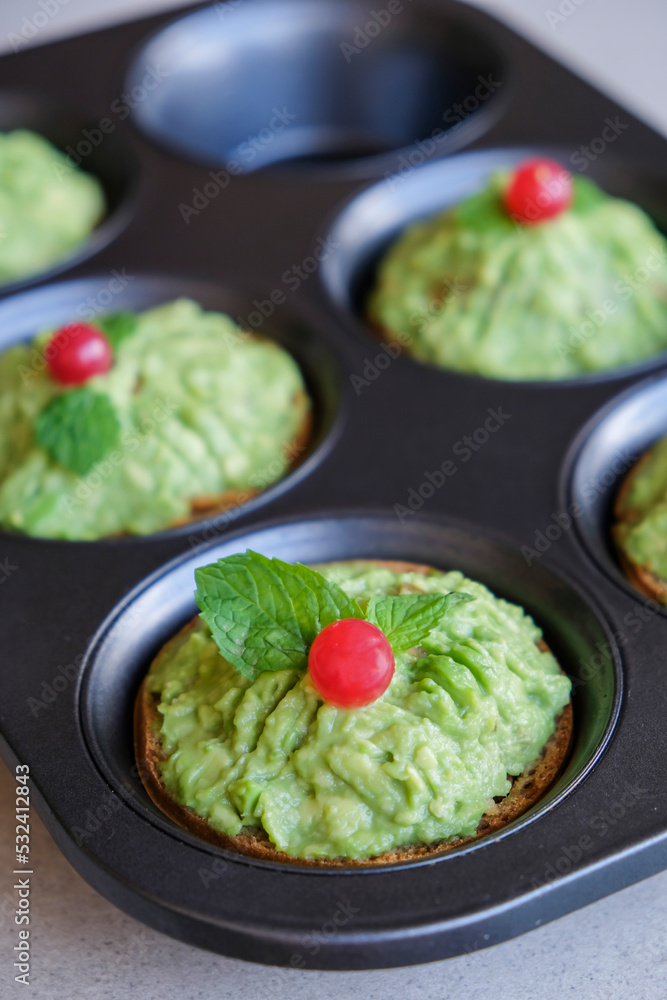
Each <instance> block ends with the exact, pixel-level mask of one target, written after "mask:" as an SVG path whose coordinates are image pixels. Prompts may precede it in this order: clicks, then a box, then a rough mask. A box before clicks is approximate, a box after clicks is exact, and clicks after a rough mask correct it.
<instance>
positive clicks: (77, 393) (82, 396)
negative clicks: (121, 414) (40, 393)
mask: <svg viewBox="0 0 667 1000" xmlns="http://www.w3.org/2000/svg"><path fill="white" fill-rule="evenodd" d="M119 434H120V421H119V420H118V417H117V416H116V411H115V410H114V406H113V403H112V402H111V400H110V399H109V397H108V396H106V395H103V394H102V393H99V392H93V391H92V389H88V388H86V386H82V387H81V388H80V389H72V390H70V391H69V392H62V393H60V394H59V395H58V396H55V397H54V398H53V399H52V400H51V401H50V402H49V403H47V404H46V406H45V407H44V409H43V410H42V412H41V413H40V414H39V416H38V417H37V420H36V422H35V441H36V442H37V444H38V445H39V446H40V448H44V450H45V451H46V452H47V453H48V454H49V456H50V457H51V458H52V459H53V460H54V462H57V463H58V464H59V465H62V466H63V467H64V468H65V469H69V471H70V472H76V473H77V475H79V476H85V474H86V473H87V472H90V470H91V469H92V467H93V466H94V465H95V463H96V462H99V461H101V460H102V459H103V458H104V456H105V455H106V454H107V452H108V451H110V450H111V449H112V448H113V447H114V445H115V444H116V442H117V441H118V436H119Z"/></svg>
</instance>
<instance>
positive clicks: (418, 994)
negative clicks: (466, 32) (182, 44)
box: [0, 0, 667, 1000]
mask: <svg viewBox="0 0 667 1000" xmlns="http://www.w3.org/2000/svg"><path fill="white" fill-rule="evenodd" d="M53 2H55V3H56V4H57V5H58V10H57V12H56V13H54V14H53V15H52V16H49V21H48V23H47V24H45V25H44V27H42V28H40V30H39V33H38V34H37V35H36V36H35V39H34V42H35V44H41V43H45V42H48V41H50V40H51V39H52V38H56V37H62V36H63V35H66V34H72V33H75V32H77V33H78V32H81V31H87V30H91V29H92V28H94V27H100V26H102V25H103V24H106V23H111V22H113V21H119V20H125V19H129V18H131V17H132V18H133V17H139V16H142V15H143V14H144V13H152V12H157V11H159V10H165V9H168V8H172V7H177V6H181V3H180V2H176V0H69V2H67V3H65V0H53ZM53 2H52V3H51V4H50V6H49V9H50V10H55V8H54V7H53ZM380 5H381V4H379V5H378V6H380ZM479 5H480V6H482V7H485V8H487V9H488V10H490V11H492V12H494V13H496V14H497V15H498V16H500V17H502V18H504V19H506V20H507V21H508V22H509V23H511V24H512V26H513V27H515V28H516V29H517V30H519V31H521V32H522V33H524V34H525V35H527V36H529V37H531V38H532V40H533V41H535V42H536V43H537V44H538V45H541V46H542V47H544V48H545V49H548V50H549V51H550V52H551V54H553V55H554V56H556V57H557V58H560V59H561V60H562V61H563V62H566V63H567V64H568V65H569V66H570V67H571V68H572V69H574V70H575V71H576V72H578V73H580V74H581V75H582V76H585V77H587V78H588V79H589V80H590V81H591V82H593V83H594V84H596V85H597V86H599V87H600V88H602V89H606V90H607V92H608V93H610V94H613V96H614V97H615V98H616V99H617V100H619V101H620V102H621V103H624V104H625V105H626V106H628V107H629V108H631V109H632V110H633V111H634V112H635V114H637V115H638V116H639V117H642V118H644V120H646V121H647V122H649V123H650V124H652V125H653V126H654V127H656V128H658V129H660V130H662V131H663V132H664V133H665V134H667V102H665V94H667V60H665V57H664V43H665V37H666V31H665V29H666V27H667V6H666V5H665V3H664V0H635V2H634V3H632V4H629V3H627V2H626V0H484V2H480V4H479ZM41 9H43V7H42V6H41V5H40V3H39V0H21V2H20V3H19V2H17V0H13V2H11V3H7V2H5V3H3V4H1V5H0V51H3V50H4V51H11V43H10V41H9V38H10V36H11V34H12V33H13V32H17V31H20V30H21V26H22V23H23V22H22V19H23V18H24V17H28V18H32V16H33V15H34V14H35V12H37V11H39V10H41ZM40 20H43V19H40ZM14 826H15V823H14V781H13V779H12V777H11V775H10V774H9V772H8V771H7V769H6V768H5V767H4V766H3V765H1V764H0V931H1V935H0V941H1V942H2V944H1V945H0V997H2V998H4V997H7V998H10V997H11V998H14V997H19V996H30V997H31V998H32V1000H79V998H81V1000H107V998H109V1000H111V998H113V1000H117V998H120V1000H122V998H125V997H127V998H135V997H136V998H140V1000H153V998H155V1000H213V998H215V1000H227V998H229V1000H232V998H233V1000H256V998H260V997H269V996H270V997H272V998H273V1000H283V998H284V1000H288V998H289V1000H299V998H302V997H303V998H309V1000H310V998H312V997H316V998H317V1000H328V998H332V1000H333V998H336V1000H347V998H348V997H349V998H350V1000H357V998H359V997H364V998H367V1000H390V998H391V1000H393V998H394V997H401V998H403V1000H450V998H451V1000H468V998H473V997H475V998H477V997H480V996H488V995H491V996H493V998H494V1000H510V998H511V1000H562V998H564V997H576V998H577V1000H578V998H579V997H585V998H586V1000H616V998H618V1000H620V998H623V1000H625V998H627V997H628V996H631V997H633V998H637V1000H663V998H664V997H665V994H666V992H667V988H666V986H665V983H666V981H667V977H666V976H665V972H666V971H667V970H666V968H665V964H666V962H667V951H666V949H665V941H664V928H665V926H667V872H664V873H662V874H660V875H656V876H654V877H653V878H650V879H647V880H646V881H644V882H641V883H639V884H638V885H635V886H631V887H630V888H628V889H625V890H623V891H622V892H619V893H616V894H615V895H613V896H610V897H608V898H607V899H603V900H601V901H599V902H597V903H595V904H593V905H591V906H588V907H586V908H585V909H583V910H579V911H577V912H576V913H572V914H570V915H568V916H566V917H563V918H561V919H560V920H557V921H555V922H553V923H551V924H549V925H547V926H545V927H540V928H538V929H537V930H534V931H532V932H531V933H530V934H526V935H524V936H522V937H520V938H517V939H515V940H513V941H508V942H506V943H505V944H502V945H497V946H496V947H494V948H490V949H488V950H486V951H483V952H476V953H474V954H470V955H464V956H462V957H460V958H455V959H449V960H447V961H443V962H436V963H433V964H430V965H421V966H412V967H408V968H402V969H393V970H386V971H373V972H349V973H333V972H298V971H294V972H293V973H284V972H283V973H280V974H279V973H278V972H276V970H274V969H272V968H267V967H263V966H256V965H251V964H248V963H246V962H240V961H235V960H231V959H225V958H222V957H220V956H217V955H212V954H209V953H208V952H203V951H200V950H198V949H196V948H193V947H191V946H189V945H184V944H181V943H180V942H177V941H173V940H172V939H171V938H167V937H165V936H164V935H162V934H159V933H157V932H156V931H153V930H151V929H149V928H147V927H144V926H143V925H142V924H139V923H137V922H136V921H135V920H133V919H132V918H130V917H127V916H125V915H124V914H123V913H121V912H120V911H119V910H117V909H116V908H115V907H114V906H112V905H111V904H110V903H107V902H106V900H104V899H103V898H102V897H101V896H99V895H98V894H97V893H96V892H95V891H94V890H93V889H91V888H90V887H89V886H88V885H87V884H86V883H85V882H84V881H83V880H82V879H81V878H80V877H79V875H77V873H76V872H75V871H74V870H73V869H72V868H71V867H70V866H69V864H68V862H67V861H65V859H64V857H63V856H62V855H61V853H60V851H59V850H58V848H57V847H56V846H55V844H54V842H53V841H52V839H51V837H50V836H49V834H48V833H47V832H46V830H45V829H44V827H43V825H42V823H41V822H40V820H39V819H38V818H37V816H36V815H35V813H34V811H33V814H32V817H31V858H32V860H33V865H34V872H35V874H34V876H33V877H32V890H33V891H32V896H31V912H32V917H31V925H30V926H31V935H30V941H31V952H32V962H31V975H30V985H29V986H28V987H25V986H23V985H22V984H17V983H15V982H14V981H13V977H14V970H13V968H12V962H13V958H12V952H11V949H12V946H13V945H14V944H15V942H16V936H15V932H16V930H17V928H16V927H15V926H14V924H13V913H14V909H15V905H16V904H15V892H14V890H13V889H12V886H13V884H14V876H13V875H12V874H11V873H12V870H13V867H14V860H13V859H14V846H13V845H14Z"/></svg>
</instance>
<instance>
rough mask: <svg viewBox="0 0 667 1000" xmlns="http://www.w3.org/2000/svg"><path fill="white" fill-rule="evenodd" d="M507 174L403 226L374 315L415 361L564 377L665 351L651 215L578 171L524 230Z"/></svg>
mask: <svg viewBox="0 0 667 1000" xmlns="http://www.w3.org/2000/svg"><path fill="white" fill-rule="evenodd" d="M507 180H508V175H507V174H498V175H495V176H494V177H493V178H492V179H491V181H490V183H489V185H488V187H487V188H486V190H484V191H482V192H481V193H479V194H476V195H474V196H473V197H471V198H469V199H467V200H466V201H464V202H462V203H461V204H460V205H458V206H457V207H456V208H454V209H451V210H449V211H447V212H445V213H444V214H441V215H438V216H437V217H435V218H432V219H428V220H427V221H425V222H420V223H417V224H415V225H413V226H410V227H409V228H408V229H407V230H406V231H405V233H403V235H402V236H401V237H400V238H399V239H398V240H397V242H396V243H395V244H394V245H393V246H392V247H391V248H390V250H389V251H388V253H387V254H386V256H385V257H384V259H383V260H382V262H381V263H380V266H379V269H378V276H377V284H376V287H375V289H374V291H373V292H372V294H371V296H370V300H369V316H370V318H371V319H372V320H373V321H374V322H375V323H376V324H379V325H380V326H381V327H382V328H383V329H384V330H385V332H386V333H387V334H388V335H391V336H393V337H395V338H397V339H399V340H400V341H401V342H402V343H403V344H405V346H406V348H407V349H408V350H409V351H410V352H411V353H412V354H414V356H415V357H417V358H420V359H421V360H423V361H428V362H431V363H432V364H435V365H439V366H442V367H444V368H452V369H456V370H458V371H465V372H472V373H475V374H478V375H485V376H488V377H491V378H503V379H559V378H569V377H574V376H577V375H584V374H586V373H587V372H595V371H603V370H606V369H612V368H619V367H621V366H623V365H629V364H633V363H636V362H639V361H641V360H643V359H644V358H648V357H651V356H652V355H654V354H656V353H658V352H659V351H662V350H664V349H665V348H667V240H665V238H664V237H663V236H662V235H661V234H660V233H659V232H658V231H657V229H656V228H655V226H654V225H653V223H652V222H651V220H650V219H649V218H648V216H647V215H646V214H645V213H644V212H643V211H642V210H641V209H640V208H638V207H637V206H635V205H632V204H631V203H630V202H627V201H623V200H621V199H618V198H612V197H609V196H608V195H606V194H603V192H602V191H600V189H599V188H597V187H596V186H595V185H594V184H593V183H592V182H591V181H589V180H587V179H586V178H581V177H575V178H573V185H574V202H573V205H572V207H571V208H570V209H569V210H567V211H565V212H563V213H562V214H561V215H559V216H558V217H557V218H554V219H551V220H548V221H545V222H542V223H538V224H535V225H522V224H520V223H515V222H514V221H512V219H511V218H510V217H509V216H508V214H507V212H506V211H505V209H504V208H503V206H502V202H501V193H502V191H503V189H504V187H505V185H506V184H507Z"/></svg>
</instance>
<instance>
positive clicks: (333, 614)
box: [195, 550, 363, 680]
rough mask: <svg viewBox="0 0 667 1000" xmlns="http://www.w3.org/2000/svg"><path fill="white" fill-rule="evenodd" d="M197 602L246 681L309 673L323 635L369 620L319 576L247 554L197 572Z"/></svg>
mask: <svg viewBox="0 0 667 1000" xmlns="http://www.w3.org/2000/svg"><path fill="white" fill-rule="evenodd" d="M195 579H196V581H197V590H196V592H195V601H196V602H197V606H198V607H199V610H200V611H201V617H202V618H203V619H204V621H205V622H206V624H207V625H208V627H209V628H210V630H211V634H212V636H213V639H214V640H215V643H216V645H217V646H218V649H219V650H220V652H221V653H222V655H223V656H224V657H225V659H226V660H228V661H229V662H230V663H231V664H232V665H233V666H234V667H235V668H236V669H237V670H238V672H239V673H240V674H242V675H243V676H244V677H247V678H248V679H249V680H255V678H256V677H257V675H258V674H259V673H261V671H263V670H287V669H298V670H305V669H306V668H307V666H308V650H309V648H310V646H311V644H312V642H313V640H314V639H315V637H316V636H317V634H318V633H319V632H320V631H321V630H322V629H323V628H325V627H326V626H327V625H330V624H331V622H333V621H338V620H339V619H341V618H363V613H362V611H361V608H360V607H359V605H358V604H357V602H356V601H355V600H353V599H351V598H349V597H347V595H346V594H345V593H344V592H343V591H342V590H341V589H340V587H338V586H337V585H336V584H334V583H330V582H329V581H328V580H325V578H324V577H323V576H321V575H320V574H319V573H318V572H317V571H316V570H313V569H310V568H309V567H307V566H302V565H300V564H298V563H297V564H296V565H294V566H292V565H290V564H289V563H285V562H283V561H282V560H280V559H267V558H266V556H262V555H259V553H257V552H251V551H250V550H248V551H247V552H245V553H243V554H239V555H234V556H227V557H226V558H225V559H219V560H218V561H217V563H212V564H211V565H209V566H203V567H201V568H200V569H197V570H196V571H195Z"/></svg>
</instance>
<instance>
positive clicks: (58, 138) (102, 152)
mask: <svg viewBox="0 0 667 1000" xmlns="http://www.w3.org/2000/svg"><path fill="white" fill-rule="evenodd" d="M105 122H107V123H108V126H105V129H106V128H107V127H108V130H105V131H103V130H102V124H104V123H105ZM14 129H28V130H29V131H31V132H36V133H37V134H38V135H41V136H43V138H45V139H47V140H48V141H49V142H51V143H52V144H53V145H54V146H55V147H56V148H57V149H59V150H60V151H61V152H62V153H64V154H65V155H66V156H67V157H68V158H69V163H71V164H72V166H73V167H76V168H77V169H79V170H81V171H84V172H86V173H89V174H92V175H94V176H95V177H96V178H97V180H98V181H99V182H100V183H101V185H102V188H103V190H104V196H105V200H106V215H105V216H104V218H103V219H102V220H101V222H99V223H98V225H97V226H96V228H95V229H94V230H93V231H92V232H91V234H90V236H89V237H88V238H87V239H85V240H84V241H83V242H82V243H81V244H79V245H78V246H75V247H73V248H72V250H71V252H70V253H67V254H65V255H64V256H63V257H61V258H59V259H58V260H56V261H54V262H53V264H51V265H49V266H48V267H47V268H46V269H45V270H42V271H38V272H35V273H33V274H26V275H25V276H24V277H20V278H18V279H16V280H15V281H11V282H7V283H6V284H0V292H5V291H7V290H10V291H12V290H14V289H15V288H17V287H19V286H22V285H25V284H27V283H28V282H34V281H37V280H38V279H41V278H43V277H44V276H45V275H52V274H56V273H58V272H60V271H64V270H65V269H67V268H69V267H72V266H74V265H75V264H78V263H79V262H80V261H82V260H84V259H86V258H88V257H91V256H92V255H93V254H95V253H97V252H98V251H99V250H101V249H102V248H103V247H105V246H106V245H107V244H108V243H110V242H111V240H113V239H115V237H116V236H117V235H118V234H119V233H120V232H121V230H122V229H124V227H125V226H126V225H127V224H128V223H129V221H130V220H131V218H132V215H133V201H134V198H135V196H136V192H137V188H138V173H139V164H138V160H137V157H136V155H135V153H134V150H133V149H132V146H131V144H130V143H129V141H128V140H127V138H126V136H125V135H124V134H122V133H121V132H120V131H119V130H118V129H117V128H116V126H115V125H114V123H113V122H112V121H111V120H110V119H103V120H102V122H100V120H99V118H97V119H95V120H93V119H90V120H89V119H88V118H86V117H85V116H83V115H81V114H77V113H76V112H72V111H71V110H63V109H62V108H60V107H53V106H50V105H49V104H47V103H44V102H43V101H41V100H38V99H37V98H33V97H30V96H26V95H25V94H19V93H13V92H11V91H6V90H3V91H0V132H11V131H13V130H14Z"/></svg>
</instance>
